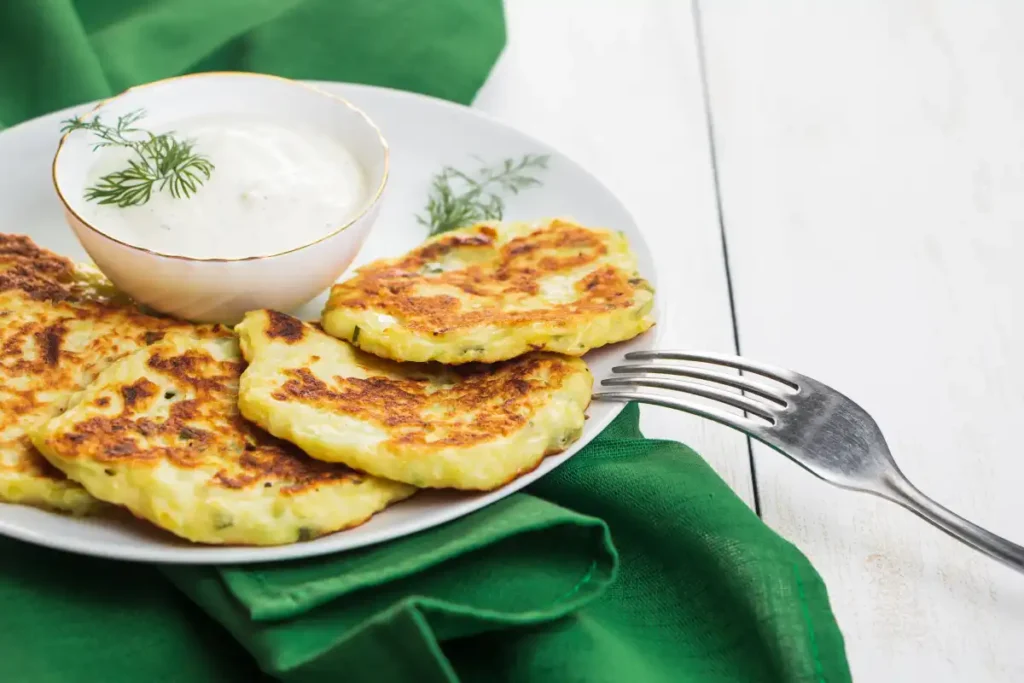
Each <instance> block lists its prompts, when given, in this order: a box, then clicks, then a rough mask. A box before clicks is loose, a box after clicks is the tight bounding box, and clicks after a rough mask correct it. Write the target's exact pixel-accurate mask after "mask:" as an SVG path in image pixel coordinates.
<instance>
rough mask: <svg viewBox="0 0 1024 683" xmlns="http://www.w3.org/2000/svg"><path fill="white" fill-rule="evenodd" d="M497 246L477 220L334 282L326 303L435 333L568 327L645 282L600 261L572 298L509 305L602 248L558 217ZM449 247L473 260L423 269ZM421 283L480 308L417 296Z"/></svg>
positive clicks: (618, 304) (617, 304)
mask: <svg viewBox="0 0 1024 683" xmlns="http://www.w3.org/2000/svg"><path fill="white" fill-rule="evenodd" d="M496 243H497V233H496V231H495V230H494V228H492V227H489V226H486V225H481V226H478V227H476V228H475V229H474V230H472V231H468V232H467V231H461V232H457V233H453V234H451V235H448V236H446V237H443V238H441V239H439V240H437V241H434V242H431V243H429V244H427V245H424V246H423V247H420V248H418V249H414V250H413V251H411V252H409V254H407V255H406V256H404V257H402V258H399V259H391V260H382V261H377V262H375V263H372V264H370V265H368V266H366V267H364V268H362V269H360V270H359V271H358V272H357V273H356V275H355V276H354V277H352V278H351V279H349V280H346V281H345V282H342V283H339V284H337V285H334V287H333V288H332V289H331V297H330V301H329V302H328V308H329V309H340V308H346V309H351V310H368V309H372V310H375V311H381V312H383V313H386V314H388V315H391V316H394V317H395V318H397V319H399V320H401V321H402V323H403V324H404V325H405V326H406V327H407V328H408V329H410V330H412V331H414V332H420V333H430V334H432V335H435V336H439V335H442V334H446V333H449V332H453V331H457V330H461V329H466V328H472V327H475V326H478V325H481V324H493V325H498V326H502V327H510V326H518V325H529V324H531V323H535V322H549V323H550V322H564V323H565V326H567V327H568V326H572V325H574V324H576V322H575V321H578V320H580V319H589V318H591V317H593V316H594V315H595V314H599V313H607V312H610V311H614V310H617V309H627V308H630V307H632V306H633V305H634V295H635V292H636V289H637V287H638V286H640V285H645V283H644V281H643V280H642V279H640V278H636V277H634V276H633V275H632V274H630V273H626V272H624V271H622V270H621V269H618V268H615V267H613V266H602V267H598V268H596V269H595V270H594V271H593V272H592V273H590V274H589V275H588V276H587V277H585V278H584V279H582V280H581V281H580V282H578V283H576V298H575V299H574V300H573V301H571V302H568V303H563V304H552V305H551V306H549V307H546V308H541V309H532V310H516V309H515V302H516V299H517V298H522V297H525V296H535V295H536V294H537V293H538V282H539V280H540V279H541V278H543V277H545V276H549V275H552V274H556V273H559V272H567V271H570V270H573V269H576V268H579V267H581V266H585V265H587V264H590V263H594V262H595V261H597V260H598V259H600V258H601V257H602V256H604V255H605V254H606V253H607V251H608V249H607V246H606V245H605V243H604V242H603V241H602V239H601V234H600V233H597V232H595V231H592V230H588V229H586V228H583V227H581V226H578V225H575V224H573V223H567V222H564V221H557V220H556V221H552V222H551V223H550V224H549V225H547V226H545V227H542V228H540V229H538V230H537V231H535V232H533V233H530V234H529V235H525V236H523V237H519V238H516V239H513V240H511V241H510V242H508V243H507V244H505V245H504V246H503V247H500V248H498V246H497V244H496ZM453 250H477V252H478V254H479V260H477V261H476V262H475V263H474V264H473V265H471V266H468V267H466V268H462V269H457V270H449V271H444V272H440V273H430V272H428V271H427V270H426V267H427V266H428V264H431V263H435V262H438V261H439V260H441V259H443V258H444V256H445V255H446V254H448V253H449V252H451V251H453ZM422 286H431V287H436V286H448V287H454V288H456V289H459V290H460V291H461V292H463V293H464V294H466V295H469V296H471V297H477V298H478V299H477V301H476V302H475V303H476V304H484V305H482V306H477V305H473V306H469V305H465V304H464V303H463V301H461V300H460V299H459V298H457V297H454V296H450V295H445V294H427V295H422V294H419V293H418V289H419V288H420V287H422Z"/></svg>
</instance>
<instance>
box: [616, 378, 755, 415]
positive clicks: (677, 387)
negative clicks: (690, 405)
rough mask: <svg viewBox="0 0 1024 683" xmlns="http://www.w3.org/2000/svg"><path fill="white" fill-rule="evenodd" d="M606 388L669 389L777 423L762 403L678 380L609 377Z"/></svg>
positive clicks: (728, 392)
mask: <svg viewBox="0 0 1024 683" xmlns="http://www.w3.org/2000/svg"><path fill="white" fill-rule="evenodd" d="M601 385H602V386H606V387H651V388H652V389H668V390H669V391H681V392H683V393H684V394H693V395H694V396H700V397H702V398H707V399H711V400H713V401H720V402H722V403H725V404H727V405H731V406H733V407H734V408H739V409H740V410H745V411H747V412H748V413H752V414H754V415H757V416H758V417H761V418H764V419H765V420H768V421H769V422H771V423H772V424H774V423H775V417H774V416H773V415H772V413H771V412H770V411H769V410H768V406H767V405H766V404H764V403H761V402H760V401H754V400H751V399H749V398H747V397H746V396H740V395H739V394H734V393H732V392H731V391H723V390H722V389H716V388H714V387H710V386H706V385H704V384H697V383H695V382H685V381H683V380H678V379H657V378H653V377H609V378H608V379H606V380H602V381H601Z"/></svg>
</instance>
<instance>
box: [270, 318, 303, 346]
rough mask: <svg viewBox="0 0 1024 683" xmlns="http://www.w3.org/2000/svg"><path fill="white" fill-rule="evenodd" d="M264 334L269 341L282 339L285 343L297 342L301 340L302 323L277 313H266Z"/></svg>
mask: <svg viewBox="0 0 1024 683" xmlns="http://www.w3.org/2000/svg"><path fill="white" fill-rule="evenodd" d="M267 318H268V322H267V330H266V334H267V336H268V337H269V338H271V339H283V340H284V341H286V342H289V343H291V342H297V341H299V340H300V339H302V335H303V334H304V331H303V330H304V329H305V328H304V327H303V325H302V321H300V320H298V319H297V318H293V317H292V316H290V315H285V314H284V313H279V312H277V311H267Z"/></svg>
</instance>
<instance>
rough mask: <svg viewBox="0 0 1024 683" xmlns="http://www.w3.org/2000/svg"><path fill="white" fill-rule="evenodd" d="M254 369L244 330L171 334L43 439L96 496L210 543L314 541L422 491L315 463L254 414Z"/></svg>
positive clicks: (48, 426)
mask: <svg viewBox="0 0 1024 683" xmlns="http://www.w3.org/2000/svg"><path fill="white" fill-rule="evenodd" d="M244 367H245V363H244V361H243V359H242V355H241V353H240V352H239V349H238V341H237V339H236V338H235V336H234V335H233V334H230V333H227V332H226V331H225V333H223V334H220V335H217V336H212V337H211V335H205V337H204V335H199V334H195V333H184V332H176V333H173V334H170V335H168V336H167V337H166V338H165V339H164V340H163V341H160V342H157V343H155V344H152V345H150V346H148V347H146V348H144V349H140V350H139V351H136V352H135V353H132V354H129V355H127V356H125V357H124V358H122V359H121V360H119V361H117V362H116V363H114V364H113V365H112V366H110V367H109V368H107V369H106V370H104V371H103V372H102V373H101V374H100V376H99V377H98V378H97V379H96V380H95V381H94V382H93V383H92V384H90V385H89V387H88V388H87V389H86V390H85V391H84V392H82V393H80V394H78V395H76V397H75V398H74V399H72V404H71V405H70V406H69V407H68V409H67V411H66V412H64V413H63V414H62V415H60V416H58V417H55V418H53V419H52V420H50V421H49V422H47V423H45V424H44V425H43V426H42V427H40V428H38V429H36V430H35V431H34V432H33V435H32V438H33V441H34V442H35V444H36V446H37V447H38V448H39V450H40V451H41V452H42V453H43V454H45V455H46V457H47V458H48V459H49V460H50V461H51V462H52V463H53V464H54V465H56V466H57V467H59V468H60V469H61V470H63V471H64V472H66V473H67V474H68V475H69V476H70V477H71V478H73V479H74V480H76V481H79V482H81V483H82V484H83V485H84V486H85V488H86V489H87V490H88V491H89V492H90V493H91V494H92V495H94V496H95V497H97V498H99V499H101V500H104V501H107V502H110V503H116V504H118V505H123V506H124V507H126V508H127V509H128V510H130V511H131V512H132V513H133V514H135V515H136V516H138V517H141V518H143V519H147V520H149V521H151V522H153V523H154V524H156V525H158V526H160V527H163V528H164V529H167V530H168V531H171V532H173V533H175V534H177V535H179V536H181V537H183V538H186V539H188V540H191V541H196V542H200V543H229V544H248V545H276V544H281V543H293V542H295V541H302V540H309V539H312V538H315V537H317V536H320V535H323V534H326V533H330V532H333V531H337V530H339V529H343V528H347V527H350V526H354V525H356V524H360V523H362V522H364V521H366V520H367V519H368V518H369V517H370V516H371V515H373V514H374V513H375V512H377V511H379V510H381V509H383V508H384V507H385V506H386V505H388V504H389V503H391V502H392V501H395V500H398V499H401V498H404V497H406V496H408V495H410V494H411V493H412V492H413V491H414V490H415V489H414V488H413V487H411V486H407V485H405V484H399V483H396V482H392V481H385V480H382V479H378V478H377V477H372V476H370V475H367V474H363V473H362V472H355V471H353V470H351V469H349V468H348V467H345V466H344V465H336V464H330V463H325V462H320V461H317V460H313V459H312V458H310V457H308V456H307V455H306V454H305V453H303V452H302V451H300V450H299V449H298V448H297V447H296V446H294V445H292V444H290V443H288V442H286V441H281V440H279V439H276V438H274V437H272V436H271V435H270V434H268V433H266V432H265V431H263V430H262V429H260V428H259V427H257V426H256V425H254V424H252V423H251V422H249V421H248V420H246V419H244V418H243V417H242V416H241V415H240V414H239V411H238V381H239V376H240V375H241V374H242V369H243V368H244Z"/></svg>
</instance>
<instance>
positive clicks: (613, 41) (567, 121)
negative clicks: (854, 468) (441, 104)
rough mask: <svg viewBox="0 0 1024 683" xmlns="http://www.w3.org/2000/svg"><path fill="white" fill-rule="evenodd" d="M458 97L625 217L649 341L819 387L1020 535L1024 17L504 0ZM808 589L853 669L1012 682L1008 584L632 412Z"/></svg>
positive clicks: (997, 12)
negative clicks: (767, 538) (587, 175)
mask: <svg viewBox="0 0 1024 683" xmlns="http://www.w3.org/2000/svg"><path fill="white" fill-rule="evenodd" d="M507 15H508V31H509V45H508V49H507V51H506V53H505V55H504V56H503V58H502V60H501V61H500V62H499V65H498V67H497V68H496V69H495V72H494V74H493V75H492V77H491V79H490V80H489V81H488V83H487V85H486V86H485V88H484V90H483V91H482V92H481V93H480V95H479V97H478V100H477V103H476V105H477V106H478V107H480V108H481V109H484V110H486V111H488V112H490V113H492V114H494V115H496V116H498V117H500V118H502V119H504V120H506V121H508V122H510V123H511V124H513V125H515V126H518V127H519V128H521V129H523V130H525V131H527V132H529V133H532V134H534V135H536V136H538V137H540V138H542V139H544V140H546V141H548V142H550V143H551V144H553V145H555V146H557V147H559V148H560V149H562V150H563V151H565V152H566V153H568V154H569V155H570V156H572V157H574V158H575V159H576V160H578V161H580V162H581V163H582V164H584V165H585V166H586V167H588V168H590V169H592V170H593V171H594V172H595V173H596V174H597V175H598V176H599V177H600V178H601V179H602V180H603V181H604V182H605V183H607V184H608V185H609V186H610V187H611V188H612V190H613V191H615V192H616V193H617V194H618V195H619V196H620V197H621V198H622V199H623V201H625V202H626V204H627V205H628V206H629V207H630V208H631V210H632V211H633V213H634V215H635V217H636V219H637V221H638V222H639V224H640V226H641V228H642V229H643V230H644V232H645V235H646V236H647V238H648V240H649V242H650V243H651V246H652V247H653V250H654V251H655V253H656V255H657V259H658V262H659V263H658V265H659V276H660V288H659V294H660V296H661V297H663V298H664V299H666V300H668V301H669V302H670V303H669V305H668V306H667V309H668V319H667V321H666V322H665V325H666V326H667V328H668V329H667V330H666V346H667V347H678V348H696V349H704V350H718V351H727V352H736V351H737V350H739V351H740V352H741V353H742V354H743V355H746V356H748V357H751V358H754V359H759V360H763V361H766V362H771V363H774V364H778V365H783V366H788V367H792V368H794V369H797V370H800V371H802V372H804V373H806V374H808V375H811V376H813V377H817V378H819V379H821V380H823V381H825V382H826V383H828V384H832V385H833V386H835V387H837V388H839V389H840V390H841V391H843V392H844V393H847V394H848V395H850V396H851V397H853V398H854V399H855V400H857V401H858V402H860V403H861V404H862V405H863V406H864V407H865V408H867V409H868V411H869V412H870V413H872V415H874V416H875V418H876V419H877V420H878V422H879V423H880V424H881V426H882V429H883V431H884V432H885V434H886V436H887V438H888V440H889V443H890V445H891V446H892V449H893V452H894V454H895V455H896V458H897V461H898V462H899V463H900V465H901V467H902V468H903V470H904V472H905V473H906V474H907V475H908V477H910V479H911V480H912V481H914V482H915V483H916V484H917V485H918V486H919V487H920V488H921V489H923V490H924V491H925V492H927V493H929V494H930V495H932V496H934V497H935V498H936V499H938V500H939V501H941V502H943V503H945V504H947V505H949V506H950V507H952V508H953V509H954V510H957V511H959V512H961V513H962V514H964V515H965V516H967V517H969V518H971V519H973V520H974V521H977V522H978V523H979V524H982V525H984V526H987V527H988V528H990V529H992V530H993V531H995V532H997V533H1000V534H1003V535H1006V536H1008V537H1010V538H1012V539H1014V540H1016V541H1017V542H1024V495H1022V486H1024V449H1022V448H1021V447H1020V445H1019V444H1018V443H1017V438H1016V434H1015V433H1016V432H1017V426H1018V425H1021V424H1024V360H1021V357H1022V355H1024V325H1022V324H1021V318H1022V314H1024V3H1022V2H1020V1H1019V0H1005V1H1003V2H995V1H981V0H975V1H971V0H944V1H942V0H935V1H927V0H858V2H822V1H821V0H775V1H774V2H763V1H761V0H707V1H705V2H693V3H691V2H688V1H687V0H507ZM643 422H644V424H643V427H644V429H645V431H646V432H647V434H648V435H651V436H657V437H666V438H672V439H676V440H681V441H685V442H686V443H688V444H690V445H691V446H693V447H694V448H696V449H697V450H699V451H700V452H701V453H702V454H703V455H704V457H705V458H707V459H708V460H709V461H710V462H711V464H712V465H713V466H714V467H715V468H716V469H717V470H718V472H719V473H721V475H722V476H723V477H724V478H725V479H726V480H727V481H728V482H729V483H730V484H731V485H732V486H733V488H734V489H735V490H736V491H737V493H738V494H739V495H740V496H741V497H743V498H744V499H745V500H746V501H747V502H748V503H750V504H751V505H752V506H755V507H756V509H757V510H758V512H759V513H760V514H761V516H762V517H763V519H764V520H765V522H767V523H768V524H769V525H770V526H772V527H773V528H774V529H776V530H777V531H778V532H779V533H781V534H782V535H783V536H785V537H786V538H788V539H790V540H791V541H792V542H793V543H795V544H796V545H797V546H798V547H799V548H800V549H801V550H802V551H803V552H804V553H806V554H807V555H808V556H809V557H810V559H811V560H812V561H813V562H814V563H815V565H816V566H817V567H818V570H819V571H820V572H821V573H822V575H823V576H824V578H825V581H826V583H827V584H828V587H829V591H830V595H831V598H832V603H833V608H834V610H835V612H836V616H837V619H838V621H839V624H840V626H841V628H842V630H843V633H844V635H845V637H846V645H847V652H848V655H849V659H850V664H851V668H852V670H853V675H854V679H855V680H858V681H880V682H881V681H938V682H945V681H951V682H952V681H957V682H959V681H965V682H969V683H983V682H988V681H994V682H1000V683H1002V682H1004V681H1006V682H1009V681H1024V576H1021V575H1017V574H1015V573H1013V572H1011V571H1010V570H1008V569H1005V568H1003V567H1002V566H1000V565H998V564H996V563H995V562H993V561H991V560H989V559H987V558H985V557H982V556H981V555H979V554H977V553H975V552H973V551H971V550H969V549H967V548H966V547H964V546H962V545H960V544H958V543H957V542H955V541H953V540H952V539H950V538H948V537H946V536H944V535H943V534H942V533H941V532H939V531H937V530H935V529H933V528H932V527H930V526H928V525H926V524H925V523H924V522H921V521H919V520H918V519H917V518H915V517H913V516H912V515H911V514H910V513H908V512H905V511H903V510H902V509H900V508H898V507H896V506H895V505H892V504H890V503H887V502H885V501H881V500H877V499H874V498H872V497H870V496H865V495H863V494H856V493H849V492H845V491H841V490H839V489H836V488H833V487H830V486H829V485H827V484H825V483H823V482H820V481H818V480H817V479H815V478H813V477H812V476H810V475H808V474H806V473H804V472H803V471H802V470H800V469H799V468H798V467H796V466H795V465H793V464H791V463H790V462H789V461H787V460H785V459H784V458H782V457H781V456H778V455H777V454H775V453H774V452H771V451H769V450H768V449H767V448H763V447H761V446H760V445H757V444H755V445H754V446H753V448H751V447H750V445H749V444H748V442H747V440H746V439H745V438H743V437H742V436H740V435H738V434H736V433H733V432H731V431H729V430H727V429H726V428H723V427H719V426H718V425H715V424H712V423H708V422H705V421H701V420H698V419H696V418H691V417H689V416H685V417H680V415H679V414H677V413H672V412H670V411H667V410H661V409H655V408H649V407H645V409H644V413H643Z"/></svg>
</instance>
